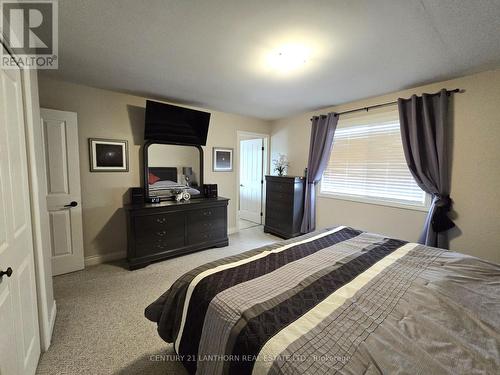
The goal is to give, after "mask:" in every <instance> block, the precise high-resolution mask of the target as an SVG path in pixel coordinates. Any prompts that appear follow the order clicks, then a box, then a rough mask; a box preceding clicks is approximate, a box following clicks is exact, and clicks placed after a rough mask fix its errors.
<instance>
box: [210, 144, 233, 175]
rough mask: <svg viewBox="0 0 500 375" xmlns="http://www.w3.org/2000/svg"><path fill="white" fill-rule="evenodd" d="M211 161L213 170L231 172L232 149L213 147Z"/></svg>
mask: <svg viewBox="0 0 500 375" xmlns="http://www.w3.org/2000/svg"><path fill="white" fill-rule="evenodd" d="M212 163H213V171H214V172H232V171H233V149H232V148H226V147H214V148H213V157H212Z"/></svg>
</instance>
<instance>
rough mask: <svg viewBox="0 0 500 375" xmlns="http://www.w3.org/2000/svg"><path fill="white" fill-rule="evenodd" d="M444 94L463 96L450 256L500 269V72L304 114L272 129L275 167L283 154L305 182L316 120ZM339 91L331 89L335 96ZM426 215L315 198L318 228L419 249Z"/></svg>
mask: <svg viewBox="0 0 500 375" xmlns="http://www.w3.org/2000/svg"><path fill="white" fill-rule="evenodd" d="M441 88H448V89H454V88H461V89H465V93H463V94H456V95H454V97H453V100H452V106H451V110H450V115H451V118H452V123H453V124H454V127H453V140H452V142H451V146H452V163H453V165H452V189H451V197H452V199H453V200H454V211H455V212H454V215H455V217H456V220H455V223H456V224H457V227H458V230H456V231H454V233H453V236H454V238H452V241H451V249H453V250H457V251H461V252H464V253H468V254H472V255H475V256H479V257H483V258H485V259H489V260H493V261H495V262H500V246H499V244H500V172H499V171H500V167H499V166H500V70H495V71H489V72H484V73H480V74H475V75H470V76H466V77H463V78H459V79H455V80H451V81H446V82H439V83H433V84H429V85H426V86H422V87H418V88H415V89H410V90H404V91H400V92H396V93H392V94H388V95H383V96H379V97H374V98H369V99H365V100H360V101H356V102H352V103H348V104H345V105H340V106H336V107H330V108H325V109H322V110H319V111H314V112H309V113H303V114H300V115H296V116H292V117H289V118H285V119H280V120H277V121H274V122H273V124H272V138H271V152H272V159H273V158H276V157H277V154H278V153H284V154H286V155H287V156H288V158H289V161H290V168H289V174H297V175H303V172H304V168H305V166H306V164H307V154H308V149H309V138H310V129H311V128H310V121H309V119H310V118H311V116H312V115H314V114H319V113H327V112H330V111H337V112H340V111H345V110H349V109H353V108H359V107H365V106H369V105H373V104H380V103H385V102H390V101H393V100H396V99H397V98H398V97H409V96H410V95H412V94H421V93H422V92H436V91H438V90H439V89H441ZM334 89H335V88H332V90H334ZM424 218H425V213H424V212H421V211H412V210H406V209H400V208H392V207H386V206H378V205H373V204H365V203H356V202H349V201H343V200H338V199H331V198H322V197H320V198H318V203H317V220H318V225H319V226H320V227H321V226H328V225H335V224H339V225H350V226H354V227H357V228H360V229H364V230H368V231H373V232H379V233H384V234H387V235H389V236H393V237H397V238H402V239H405V240H410V241H415V240H417V238H418V235H419V233H420V230H421V227H422V225H423V222H424Z"/></svg>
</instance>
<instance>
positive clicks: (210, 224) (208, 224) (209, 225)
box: [203, 223, 214, 227]
mask: <svg viewBox="0 0 500 375" xmlns="http://www.w3.org/2000/svg"><path fill="white" fill-rule="evenodd" d="M203 225H204V226H205V227H211V226H212V225H214V223H204V224H203Z"/></svg>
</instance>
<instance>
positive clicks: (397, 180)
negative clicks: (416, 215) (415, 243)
mask: <svg viewBox="0 0 500 375" xmlns="http://www.w3.org/2000/svg"><path fill="white" fill-rule="evenodd" d="M320 194H321V195H322V196H333V197H335V198H340V199H348V200H355V201H361V202H368V203H379V204H384V205H391V206H403V207H409V208H415V209H426V208H427V207H428V202H427V194H426V193H425V192H424V191H423V190H422V189H420V188H419V187H418V185H417V183H416V182H415V180H414V179H413V176H412V175H411V173H410V170H409V169H408V166H407V164H406V160H405V156H404V151H403V144H402V142H401V134H400V128H399V116H398V112H397V111H394V110H391V111H387V110H385V111H384V112H378V113H375V114H374V113H371V112H370V113H369V114H365V115H363V116H359V115H358V116H357V117H351V118H348V119H345V120H343V119H342V118H341V119H340V120H339V124H338V127H337V130H336V132H335V138H334V143H333V150H332V153H331V155H330V160H329V161H328V166H327V167H326V169H325V172H324V173H323V178H322V180H321V188H320Z"/></svg>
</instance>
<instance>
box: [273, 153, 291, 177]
mask: <svg viewBox="0 0 500 375" xmlns="http://www.w3.org/2000/svg"><path fill="white" fill-rule="evenodd" d="M288 165H289V163H288V160H287V158H286V155H284V154H279V157H278V159H274V160H273V167H274V171H275V172H276V173H278V176H286V173H287V171H288Z"/></svg>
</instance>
